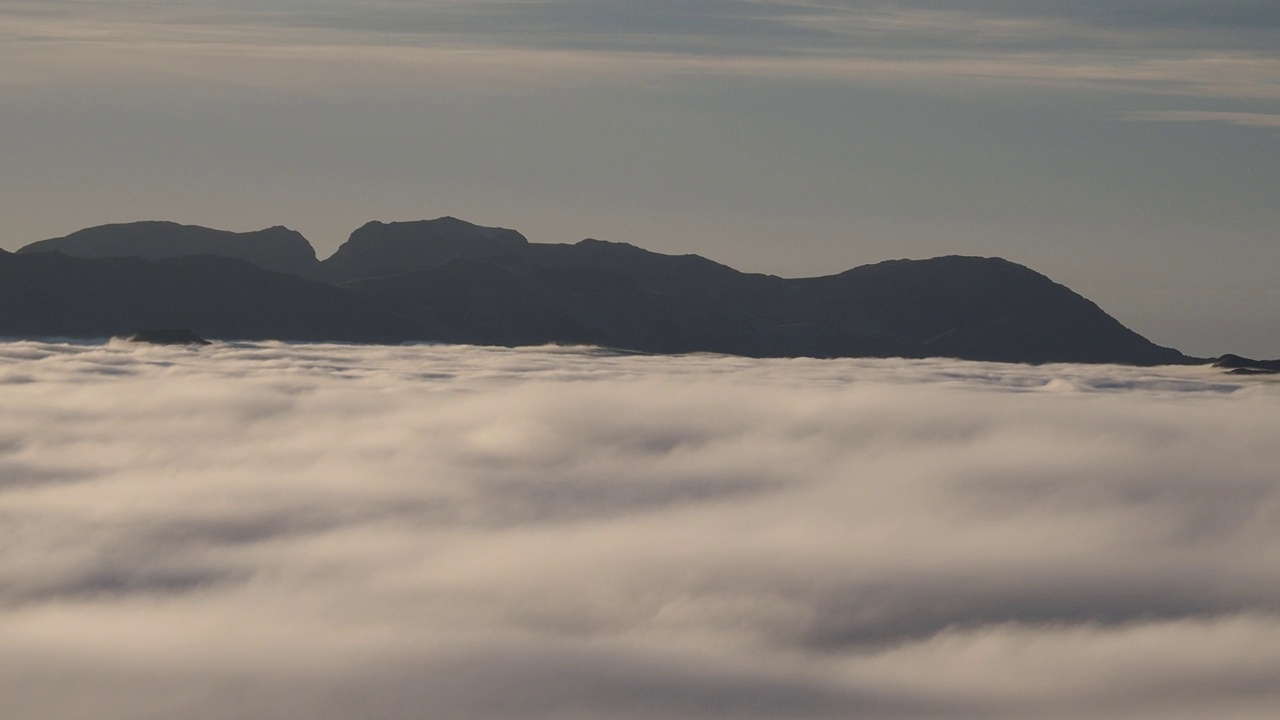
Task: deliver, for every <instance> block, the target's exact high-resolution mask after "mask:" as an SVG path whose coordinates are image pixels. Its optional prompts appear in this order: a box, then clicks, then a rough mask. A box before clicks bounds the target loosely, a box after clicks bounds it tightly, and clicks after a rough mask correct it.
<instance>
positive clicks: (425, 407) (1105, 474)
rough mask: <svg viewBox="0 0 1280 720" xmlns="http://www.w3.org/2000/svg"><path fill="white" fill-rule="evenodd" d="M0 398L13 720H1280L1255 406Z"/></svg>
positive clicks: (18, 383)
mask: <svg viewBox="0 0 1280 720" xmlns="http://www.w3.org/2000/svg"><path fill="white" fill-rule="evenodd" d="M0 393H2V394H3V398H4V402H3V404H2V405H0V539H2V540H3V542H2V543H0V548H2V549H0V647H3V648H5V652H4V653H0V695H3V696H4V697H5V698H6V704H7V706H8V707H9V708H10V709H11V711H12V712H14V713H15V714H16V715H17V716H24V717H47V718H73V717H83V716H84V715H85V713H87V712H90V711H92V713H93V714H94V715H95V716H96V717H102V718H151V717H155V718H160V717H173V716H182V717H189V718H197V719H203V718H232V717H258V718H304V717H305V718H349V717H385V718H411V717H422V716H423V714H424V708H430V712H429V713H428V714H429V715H431V716H439V717H457V718H642V717H643V718H649V717H669V718H710V717H716V718H722V717H760V718H766V717H768V718H834V717H866V718H878V717H895V718H901V717H907V718H925V717H948V718H954V717H984V718H987V717H1017V718H1035V717H1054V718H1102V717H1116V716H1119V715H1123V716H1125V717H1156V716H1158V717H1184V716H1185V717H1204V716H1206V715H1216V716H1231V717H1265V716H1266V715H1267V713H1268V712H1273V711H1274V708H1275V707H1276V706H1277V703H1280V690H1277V688H1280V562H1278V561H1280V522H1278V521H1280V493H1278V492H1277V490H1278V488H1280V481H1278V480H1277V473H1276V470H1275V468H1276V467H1278V466H1280V443H1277V442H1276V441H1277V436H1276V430H1275V428H1277V427H1280V385H1277V384H1276V383H1274V382H1269V381H1266V380H1256V379H1253V378H1248V379H1245V380H1242V381H1238V382H1237V381H1233V380H1227V379H1224V376H1221V375H1217V374H1215V372H1214V371H1211V370H1208V369H1201V368H1190V369H1188V368H1178V369H1172V368H1169V369H1160V368H1158V369H1154V370H1152V369H1133V368H1117V367H1082V366H1046V367H1039V368H1033V367H1021V366H1005V365H986V364H974V363H959V362H952V361H917V362H901V361H881V360H876V361H869V360H841V361H815V360H772V361H758V360H747V359H739V358H721V357H709V356H689V357H679V358H665V357H635V356H619V355H611V354H608V353H601V352H598V351H590V350H582V349H572V348H570V349H548V348H532V349H520V350H505V349H482V348H463V347H435V346H432V347H428V346H419V347H395V348H385V347H384V348H374V347H347V346H323V345H297V346H288V345H269V344H268V345H217V346H213V347H212V348H208V349H205V350H200V351H190V350H184V349H174V348H150V347H141V348H139V347H133V346H129V345H126V344H108V345H60V344H46V343H31V342H22V343H7V344H4V345H0Z"/></svg>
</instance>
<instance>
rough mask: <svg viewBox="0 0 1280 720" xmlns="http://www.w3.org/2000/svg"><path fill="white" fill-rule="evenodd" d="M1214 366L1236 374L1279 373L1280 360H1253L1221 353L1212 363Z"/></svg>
mask: <svg viewBox="0 0 1280 720" xmlns="http://www.w3.org/2000/svg"><path fill="white" fill-rule="evenodd" d="M1213 366H1214V367H1218V368H1223V369H1224V370H1227V371H1228V372H1231V373H1233V374H1236V375H1274V374H1277V373H1280V360H1254V359H1253V358H1247V357H1240V356H1239V355H1232V354H1230V353H1228V354H1226V355H1223V356H1222V357H1220V358H1218V359H1217V360H1215V361H1214V363H1213Z"/></svg>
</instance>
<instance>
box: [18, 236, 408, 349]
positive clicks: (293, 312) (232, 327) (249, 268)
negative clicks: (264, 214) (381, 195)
mask: <svg viewBox="0 0 1280 720" xmlns="http://www.w3.org/2000/svg"><path fill="white" fill-rule="evenodd" d="M143 328H187V329H189V330H191V331H192V332H194V333H196V334H198V335H200V336H202V337H207V338H218V339H234V338H238V339H249V340H255V339H257V340H266V339H277V340H348V341H355V342H400V341H403V340H405V339H407V338H409V337H411V336H413V333H412V332H411V328H410V327H409V326H407V325H405V324H403V323H398V322H397V321H396V320H395V319H394V318H391V317H388V316H387V314H386V313H385V312H383V311H382V310H381V309H380V308H376V307H369V306H367V305H365V304H364V303H363V302H362V301H361V300H360V299H359V298H356V297H354V296H353V295H351V294H350V293H347V292H344V291H342V290H340V289H338V288H335V287H331V286H329V285H325V284H323V283H319V282H314V281H311V280H306V279H303V278H299V277H295V276H293V275H286V274H283V273H275V272H270V271H268V270H263V269H262V268H259V267H256V266H254V265H251V264H250V263H248V262H245V261H243V260H237V259H235V258H223V257H215V256H212V255H193V256H189V257H179V258H167V259H164V260H142V259H140V258H103V259H96V260H91V259H85V258H74V257H69V256H67V255H63V254H62V253H56V252H32V253H25V254H21V255H17V254H15V255H3V256H0V336H6V337H50V336H59V337H83V338H106V337H115V336H120V335H130V334H133V333H136V332H138V331H139V330H140V329H143Z"/></svg>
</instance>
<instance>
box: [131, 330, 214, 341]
mask: <svg viewBox="0 0 1280 720" xmlns="http://www.w3.org/2000/svg"><path fill="white" fill-rule="evenodd" d="M125 340H128V341H129V342H138V343H150V344H151V345H212V344H213V343H211V342H209V341H208V340H205V339H204V338H202V337H200V336H199V335H197V334H195V333H193V332H191V331H190V330H188V329H186V328H151V329H147V330H139V331H138V332H136V333H134V334H132V335H130V336H128V337H126V338H125Z"/></svg>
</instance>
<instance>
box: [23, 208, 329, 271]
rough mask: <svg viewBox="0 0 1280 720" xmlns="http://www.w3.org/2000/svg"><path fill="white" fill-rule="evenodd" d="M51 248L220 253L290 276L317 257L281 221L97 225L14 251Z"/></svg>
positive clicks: (74, 252) (149, 254) (78, 252)
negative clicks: (243, 227) (236, 227)
mask: <svg viewBox="0 0 1280 720" xmlns="http://www.w3.org/2000/svg"><path fill="white" fill-rule="evenodd" d="M50 251H54V252H60V253H62V254H64V255H71V256H73V257H81V258H118V257H140V258H143V259H145V260H163V259H166V258H175V257H183V256H186V255H218V256H221V257H233V258H239V259H241V260H247V261H248V262H251V263H253V264H254V265H257V266H258V267H261V268H263V269H265V270H273V271H275V272H284V273H290V274H293V275H309V274H311V273H312V272H313V271H314V269H315V265H316V263H317V262H318V261H317V260H316V252H315V249H314V248H312V247H311V243H309V242H307V239H306V238H305V237H303V236H302V234H301V233H299V232H297V231H295V230H291V229H289V228H287V227H284V226H283V225H276V226H274V227H270V228H267V229H265V230H255V231H252V232H243V233H238V232H231V231H228V230H215V229H212V228H207V227H201V226H199V225H182V224H180V223H176V222H172V221H169V220H142V221H139V222H131V223H113V224H109V225H98V226H96V227H91V228H85V229H83V230H77V231H76V232H73V233H71V234H70V235H66V236H63V237H58V238H50V239H48V240H41V241H39V242H34V243H31V244H30V245H27V246H25V247H22V248H20V249H19V250H18V253H20V254H26V253H33V252H50Z"/></svg>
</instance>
